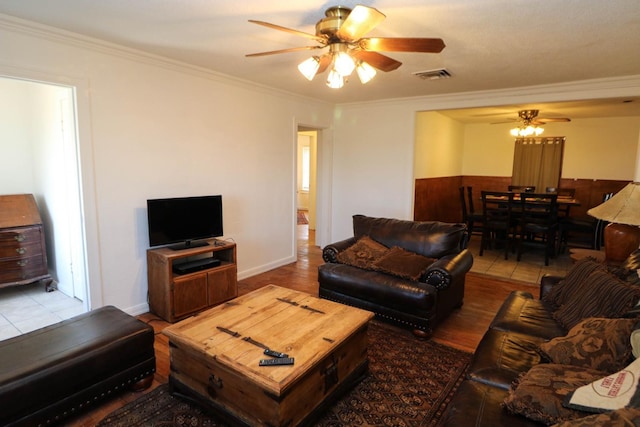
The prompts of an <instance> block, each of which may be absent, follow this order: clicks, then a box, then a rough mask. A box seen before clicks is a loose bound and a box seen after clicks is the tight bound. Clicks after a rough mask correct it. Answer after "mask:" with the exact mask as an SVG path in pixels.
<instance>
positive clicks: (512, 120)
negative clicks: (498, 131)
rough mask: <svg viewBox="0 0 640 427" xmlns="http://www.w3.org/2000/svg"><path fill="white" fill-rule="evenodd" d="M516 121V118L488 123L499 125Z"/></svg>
mask: <svg viewBox="0 0 640 427" xmlns="http://www.w3.org/2000/svg"><path fill="white" fill-rule="evenodd" d="M517 121H518V119H505V120H504V121H502V122H491V123H489V124H490V125H501V124H504V123H515V122H517Z"/></svg>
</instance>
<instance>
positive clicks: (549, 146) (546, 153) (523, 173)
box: [511, 136, 565, 192]
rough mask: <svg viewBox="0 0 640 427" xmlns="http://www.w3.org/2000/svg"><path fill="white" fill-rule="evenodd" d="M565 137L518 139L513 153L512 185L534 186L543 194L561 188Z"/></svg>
mask: <svg viewBox="0 0 640 427" xmlns="http://www.w3.org/2000/svg"><path fill="white" fill-rule="evenodd" d="M564 140H565V138H564V137H560V136H559V137H549V138H517V139H516V143H515V144H516V146H515V150H514V152H513V172H512V174H511V184H512V185H532V186H535V187H536V189H540V190H542V191H540V192H543V191H544V189H545V188H547V187H556V188H557V187H559V183H560V176H561V175H562V156H563V153H564Z"/></svg>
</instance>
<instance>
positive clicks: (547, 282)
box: [540, 274, 564, 299]
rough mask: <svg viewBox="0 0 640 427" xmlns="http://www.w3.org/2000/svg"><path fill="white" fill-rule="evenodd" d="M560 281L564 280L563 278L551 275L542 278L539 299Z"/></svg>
mask: <svg viewBox="0 0 640 427" xmlns="http://www.w3.org/2000/svg"><path fill="white" fill-rule="evenodd" d="M562 279H564V276H553V275H551V274H545V275H544V276H542V279H540V299H542V297H544V296H545V295H546V294H547V293H549V291H550V290H551V289H552V288H553V287H554V286H556V285H557V284H558V283H560V281H561V280H562Z"/></svg>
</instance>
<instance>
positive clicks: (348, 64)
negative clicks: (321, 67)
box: [333, 52, 356, 76]
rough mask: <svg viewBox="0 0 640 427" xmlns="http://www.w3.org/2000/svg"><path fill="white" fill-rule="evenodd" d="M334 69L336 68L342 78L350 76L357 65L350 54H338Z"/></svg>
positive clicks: (334, 60) (335, 56)
mask: <svg viewBox="0 0 640 427" xmlns="http://www.w3.org/2000/svg"><path fill="white" fill-rule="evenodd" d="M333 68H335V70H336V71H337V72H338V73H340V75H341V76H350V75H351V73H353V70H354V69H355V68H356V64H355V62H354V61H353V58H352V57H351V55H349V54H348V53H346V52H336V53H335V54H334V57H333Z"/></svg>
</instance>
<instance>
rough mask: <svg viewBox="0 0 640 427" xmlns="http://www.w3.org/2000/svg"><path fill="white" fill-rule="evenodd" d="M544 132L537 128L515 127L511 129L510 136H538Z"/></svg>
mask: <svg viewBox="0 0 640 427" xmlns="http://www.w3.org/2000/svg"><path fill="white" fill-rule="evenodd" d="M542 132H544V129H543V128H541V127H538V126H531V125H529V126H527V127H517V128H513V129H511V135H513V136H531V135H535V136H539V135H541V134H542Z"/></svg>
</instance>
